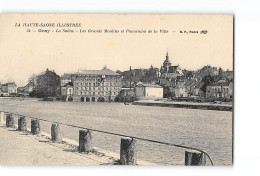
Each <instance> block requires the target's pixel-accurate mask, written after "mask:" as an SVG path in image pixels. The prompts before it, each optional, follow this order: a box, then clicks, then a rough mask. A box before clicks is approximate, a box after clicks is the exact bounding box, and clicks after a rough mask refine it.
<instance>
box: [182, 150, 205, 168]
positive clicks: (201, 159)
mask: <svg viewBox="0 0 260 176" xmlns="http://www.w3.org/2000/svg"><path fill="white" fill-rule="evenodd" d="M205 165H206V157H205V154H204V153H202V152H199V151H194V150H193V151H185V166H205Z"/></svg>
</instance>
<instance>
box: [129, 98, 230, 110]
mask: <svg viewBox="0 0 260 176" xmlns="http://www.w3.org/2000/svg"><path fill="white" fill-rule="evenodd" d="M132 104H133V105H140V106H160V107H170V108H187V109H202V110H217V111H232V110H233V107H232V105H230V104H213V103H197V102H174V101H153V100H140V101H135V102H133V103H132Z"/></svg>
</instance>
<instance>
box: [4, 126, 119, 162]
mask: <svg viewBox="0 0 260 176" xmlns="http://www.w3.org/2000/svg"><path fill="white" fill-rule="evenodd" d="M114 162H115V160H114V158H110V157H107V156H104V155H102V154H101V153H96V154H94V153H91V154H85V153H79V152H78V151H77V147H76V146H73V145H69V144H67V143H64V142H63V143H53V142H51V141H50V139H49V138H48V137H46V136H43V135H41V136H34V135H31V134H27V133H23V132H20V131H17V130H16V129H15V128H6V127H5V126H4V125H0V164H1V165H109V164H113V163H114Z"/></svg>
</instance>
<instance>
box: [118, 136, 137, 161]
mask: <svg viewBox="0 0 260 176" xmlns="http://www.w3.org/2000/svg"><path fill="white" fill-rule="evenodd" d="M135 144H136V140H135V139H134V138H121V145H120V163H121V164H122V165H136V163H137V152H136V146H135Z"/></svg>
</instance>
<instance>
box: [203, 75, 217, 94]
mask: <svg viewBox="0 0 260 176" xmlns="http://www.w3.org/2000/svg"><path fill="white" fill-rule="evenodd" d="M202 82H203V83H204V84H203V86H202V87H201V90H202V91H203V92H204V93H206V88H207V86H209V85H211V84H212V83H213V82H214V78H213V77H212V76H210V75H207V76H204V77H203V78H202Z"/></svg>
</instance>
